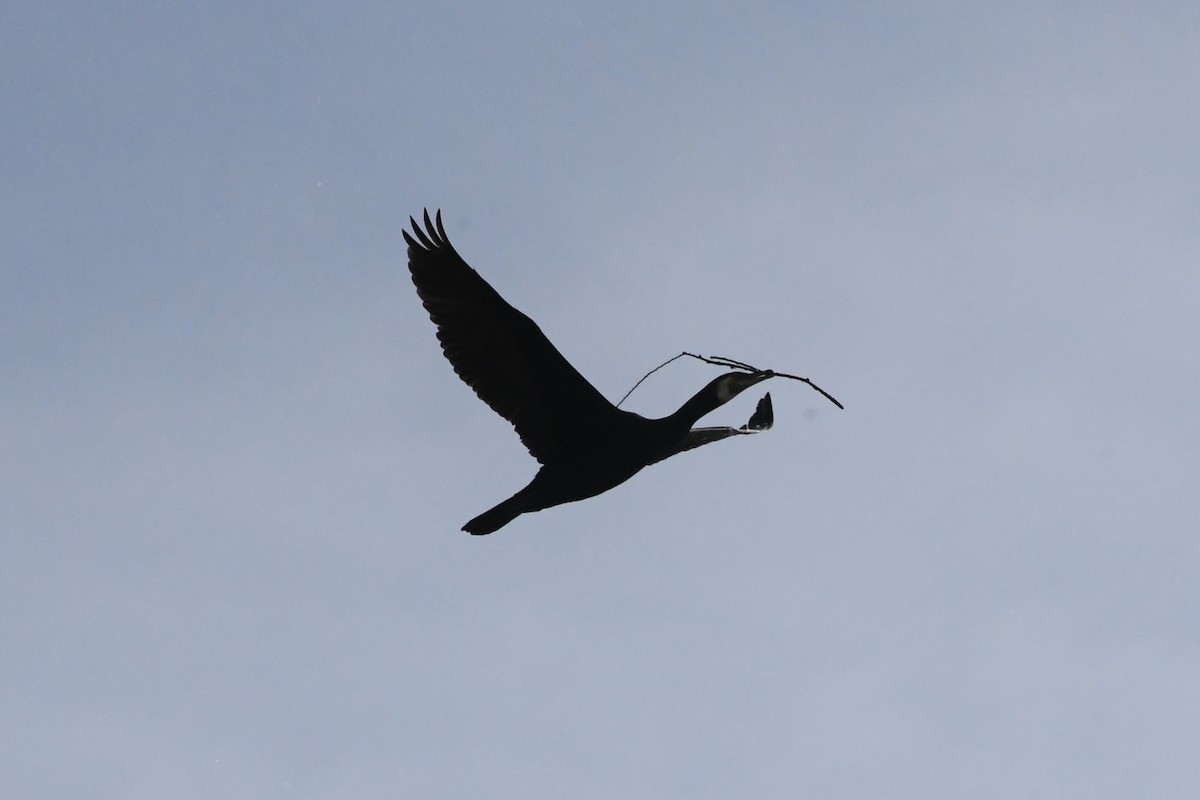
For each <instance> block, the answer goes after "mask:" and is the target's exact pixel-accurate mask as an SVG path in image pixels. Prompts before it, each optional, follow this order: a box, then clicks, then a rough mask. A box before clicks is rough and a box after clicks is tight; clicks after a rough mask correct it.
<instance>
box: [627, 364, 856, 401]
mask: <svg viewBox="0 0 1200 800" xmlns="http://www.w3.org/2000/svg"><path fill="white" fill-rule="evenodd" d="M684 356H688V357H689V358H694V359H697V360H699V361H703V362H704V363H705V364H712V365H713V366H716V367H727V368H729V369H740V370H745V371H746V372H751V373H753V374H755V375H765V376H767V377H768V378H791V379H792V380H794V381H800V382H801V383H807V384H808V385H809V386H811V387H812V388H813V389H815V390H816V391H818V392H820V393H821V395H822V396H824V398H825V399H826V400H828V401H829V402H831V403H833V404H834V405H835V406H837V407H838V408H840V409H842V410H843V411H845V410H846V407H845V406H843V405H842V404H841V403H839V402H838V400H837V398H836V397H834V396H833V395H831V394H830V393H829V392H827V391H825V390H824V389H822V388H821V387H820V386H817V385H816V384H815V383H813V382H812V381H810V380H809V379H808V378H802V377H800V376H799V375H791V374H789V373H787V372H776V371H775V370H773V369H759V368H758V367H755V366H753V365H751V364H747V363H746V362H744V361H738V360H736V359H733V358H726V357H725V356H701V355H696V354H695V353H689V352H688V351H686V350H684V351H683V352H682V353H680V354H679V355H677V356H672V357H671V358H668V359H667V360H666V361H664V362H663V363H661V364H659V365H658V366H657V367H655V368H654V369H652V370H650V371H649V372H647V373H646V374H645V375H643V376H642V377H641V380H639V381H638V382H637V383H635V384H634V385H633V389H630V390H629V391H628V392H626V393H625V397H622V398H621V402H620V403H617V407H618V408H619V407H620V405H621V403H624V402H625V400H626V399H628V397H629V395H631V394H633V390H634V389H636V388H637V387H639V386H641V385H642V381H644V380H646V378H649V377H650V376H651V375H653V374H654V373H656V372H658V371H659V370H660V369H662V368H663V367H665V366H666V365H667V364H670V363H671V362H672V361H674V360H675V359H677V358H683V357H684Z"/></svg>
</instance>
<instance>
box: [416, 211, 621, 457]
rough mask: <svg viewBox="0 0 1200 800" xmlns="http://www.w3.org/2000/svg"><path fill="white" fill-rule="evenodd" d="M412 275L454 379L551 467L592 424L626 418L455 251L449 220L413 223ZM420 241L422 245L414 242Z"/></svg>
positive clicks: (532, 322) (533, 324)
mask: <svg viewBox="0 0 1200 800" xmlns="http://www.w3.org/2000/svg"><path fill="white" fill-rule="evenodd" d="M409 221H410V222H411V223H412V229H413V230H412V234H411V235H410V234H409V232H408V231H404V240H405V241H406V242H408V269H409V272H411V273H412V280H413V284H415V285H416V287H417V294H418V295H420V297H421V302H422V303H423V304H424V306H425V309H426V310H427V311H428V312H429V317H430V319H432V320H433V323H434V325H436V326H437V337H438V341H439V342H441V345H442V351H443V352H444V353H445V354H446V358H447V359H449V361H450V364H451V366H453V367H454V371H455V372H456V373H458V376H459V377H460V378H462V379H463V381H464V382H465V383H466V384H467V385H468V386H470V387H471V388H472V389H473V390H474V391H475V394H477V395H479V398H480V399H481V400H483V401H484V402H485V403H487V404H488V405H489V406H491V407H492V409H493V410H494V411H495V412H496V413H497V414H499V415H500V416H502V417H504V418H505V419H507V420H508V421H509V422H511V423H512V424H513V427H514V428H515V429H516V431H517V435H518V436H520V437H521V441H522V442H523V443H524V444H525V446H526V447H527V448H528V449H529V452H530V453H531V454H532V455H533V457H534V458H536V459H537V460H538V461H540V462H542V463H543V464H544V463H546V460H547V459H548V458H553V455H554V452H555V449H556V448H557V446H558V445H559V444H560V443H561V442H563V441H564V440H565V439H569V438H570V437H571V436H572V434H573V433H574V432H576V431H578V430H579V429H581V428H583V427H585V426H586V425H587V424H589V423H590V424H592V425H594V424H595V422H596V421H597V420H599V419H604V418H605V417H606V416H608V415H612V416H616V415H618V414H619V413H620V412H618V411H617V409H616V408H615V407H614V406H613V405H612V403H610V402H609V401H608V400H607V399H606V398H605V397H604V395H602V394H600V392H598V391H597V390H596V388H595V387H594V386H592V385H591V384H590V383H588V381H587V379H586V378H584V377H583V376H582V375H580V374H579V371H578V370H576V369H575V368H574V367H573V366H571V364H570V362H568V361H567V360H566V359H565V358H563V355H562V354H561V353H560V352H558V349H557V348H555V346H554V345H553V344H551V343H550V340H549V339H547V338H546V336H545V334H543V333H542V331H541V329H540V328H539V327H538V326H537V324H535V323H534V321H533V320H531V319H530V318H529V317H527V316H525V315H524V314H522V313H521V312H520V311H518V310H517V309H515V308H513V307H512V306H511V305H509V304H508V302H506V301H505V299H504V298H503V297H501V296H500V295H499V294H498V293H497V292H496V290H495V289H493V288H492V287H491V286H490V285H488V283H487V281H485V280H484V279H483V278H481V277H480V276H479V273H477V272H476V271H475V270H473V269H471V267H470V266H469V265H468V264H467V262H466V261H464V260H463V259H462V257H461V256H459V254H458V252H457V251H455V249H454V247H453V245H451V244H450V240H449V239H448V238H447V237H446V231H445V229H444V228H443V227H442V214H441V212H440V211H439V212H437V217H436V221H430V219H429V212H428V211H426V212H425V230H421V227H420V226H419V225H418V224H417V221H416V220H414V219H412V218H411V217H409ZM414 237H415V238H414Z"/></svg>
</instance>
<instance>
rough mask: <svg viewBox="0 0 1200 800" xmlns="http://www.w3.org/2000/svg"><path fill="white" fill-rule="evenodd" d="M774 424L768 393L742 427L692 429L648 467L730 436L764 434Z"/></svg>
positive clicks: (654, 459)
mask: <svg viewBox="0 0 1200 800" xmlns="http://www.w3.org/2000/svg"><path fill="white" fill-rule="evenodd" d="M773 424H775V409H774V407H773V406H772V405H771V393H770V392H767V393H766V394H765V395H763V399H762V400H759V401H758V405H757V406H756V407H755V408H754V413H753V414H751V415H750V420H749V421H748V422H747V423H746V424H745V425H743V426H742V427H740V428H726V427H712V428H692V429H691V430H690V431H688V432H687V434H686V435H685V436H684V437H683V438H682V439H681V440H680V441H679V442H677V443H676V444H674V445H672V446H671V447H668V448H664V449H662V450H660V451H658V452H657V453H655V454H654V457H653V458H652V459H650V461H649V462H648V463H647V466H649V465H650V464H657V463H658V462H659V461H662V460H663V459H666V458H670V457H671V456H673V455H677V454H678V453H682V452H684V451H685V450H692V449H694V448H697V447H699V446H700V445H704V444H711V443H712V442H719V441H721V440H722V439H728V438H729V437H730V436H743V435H745V434H750V433H762V432H763V431H765V430H768V429H770V427H771V426H772V425H773Z"/></svg>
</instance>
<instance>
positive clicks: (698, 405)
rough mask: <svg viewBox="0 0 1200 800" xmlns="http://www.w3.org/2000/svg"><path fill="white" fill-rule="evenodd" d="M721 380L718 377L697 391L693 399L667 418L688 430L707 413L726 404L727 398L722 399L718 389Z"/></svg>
mask: <svg viewBox="0 0 1200 800" xmlns="http://www.w3.org/2000/svg"><path fill="white" fill-rule="evenodd" d="M720 380H721V379H720V378H718V379H717V380H715V381H712V382H711V383H709V384H708V385H707V386H705V387H704V388H703V389H701V390H700V391H698V392H696V393H695V394H694V395H692V397H691V399H689V400H688V401H687V402H686V403H684V404H683V405H682V406H680V407H679V410H678V411H676V412H675V413H674V414H672V415H671V416H669V417H667V419H669V420H671V421H672V422H673V423H675V424H677V425H679V426H680V427H682V428H683V429H684V430H687V429H689V428H691V427H692V425H694V424H696V422H697V421H698V420H699V419H700V418H701V417H703V416H704V415H705V414H707V413H708V412H710V411H712V410H714V409H716V408H718V407H720V406H722V405H724V403H725V402H726V400H723V399H721V397H720V393H719V392H718V390H717V385H718V383H719V381H720ZM726 399H728V398H726Z"/></svg>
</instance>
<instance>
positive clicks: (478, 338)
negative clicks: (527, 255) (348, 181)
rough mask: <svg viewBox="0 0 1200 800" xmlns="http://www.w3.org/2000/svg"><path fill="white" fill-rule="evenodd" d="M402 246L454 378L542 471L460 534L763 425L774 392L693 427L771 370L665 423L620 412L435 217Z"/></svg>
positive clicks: (712, 389)
mask: <svg viewBox="0 0 1200 800" xmlns="http://www.w3.org/2000/svg"><path fill="white" fill-rule="evenodd" d="M410 221H411V222H412V228H413V231H412V234H411V235H410V234H409V232H408V231H405V232H404V238H405V241H406V242H407V243H408V257H409V271H410V273H411V274H412V279H413V283H414V284H415V286H416V288H417V293H418V295H419V296H420V298H421V301H422V303H423V304H424V306H425V308H426V310H427V311H428V312H429V316H430V318H431V319H432V320H433V322H434V324H435V325H436V326H437V329H438V340H439V341H440V342H441V345H442V350H443V352H444V353H445V355H446V358H447V359H448V360H449V361H450V363H451V365H452V366H453V367H454V370H455V372H457V373H458V375H459V377H460V378H462V379H463V381H464V382H465V383H466V384H467V385H468V386H470V387H471V388H472V389H473V390H474V391H475V393H476V394H477V395H479V397H480V399H482V400H483V401H484V402H486V403H487V404H488V405H489V406H491V407H492V409H493V410H495V411H496V412H497V413H498V414H500V415H501V416H503V417H505V418H506V419H508V420H509V421H510V422H511V423H512V424H513V427H514V428H515V429H516V431H517V434H518V435H519V436H520V437H521V441H522V442H524V443H525V446H526V447H527V448H528V449H529V452H530V453H531V454H532V455H533V456H534V457H535V458H537V460H538V461H539V462H541V465H542V466H541V468H540V469H539V470H538V472H537V474H536V475H535V476H534V478H533V480H532V481H530V482H529V484H528V485H527V486H526V487H525V488H523V489H521V490H520V491H519V492H517V493H516V494H514V495H513V496H512V497H510V498H508V499H507V500H505V501H503V502H502V503H500V504H498V505H496V506H495V507H493V508H491V509H489V510H488V511H485V512H484V513H483V514H480V515H479V516H477V517H475V518H474V519H472V520H471V521H470V522H468V523H467V524H466V525H465V526H463V530H465V531H467V532H469V533H472V534H486V533H492V532H493V531H495V530H497V529H499V528H501V527H503V526H504V525H506V524H508V523H509V522H511V521H512V520H513V519H514V518H515V517H517V516H518V515H520V514H523V513H528V512H532V511H540V510H542V509H544V508H549V507H551V506H556V505H559V504H561V503H569V502H572V501H575V500H583V499H585V498H588V497H594V496H595V495H598V494H601V493H602V492H606V491H608V490H609V489H611V488H613V487H614V486H618V485H619V484H621V483H624V482H625V481H627V480H629V478H631V477H633V476H634V475H635V474H637V472H638V471H639V470H641V469H642V468H643V467H645V466H647V465H649V464H653V463H655V462H657V461H661V460H662V459H664V458H668V457H670V456H672V455H675V454H676V453H679V452H682V451H684V450H688V449H691V448H693V447H698V446H700V445H702V444H708V443H709V442H712V441H718V440H719V439H723V438H726V437H728V436H733V435H737V434H742V433H753V432H757V431H759V430H765V429H766V428H769V427H770V425H771V421H772V415H771V406H770V395H769V394H768V395H767V396H766V397H764V398H763V400H761V401H760V402H759V407H758V409H757V410H756V411H755V415H754V417H752V418H751V421H750V423H748V424H747V425H745V426H743V427H742V428H740V429H739V428H724V427H721V428H693V427H692V426H693V425H694V424H695V423H696V422H697V421H698V420H699V419H700V418H701V417H702V416H704V415H705V414H707V413H708V412H710V411H712V410H713V409H715V408H717V407H718V406H720V405H722V404H724V403H726V402H727V401H729V400H730V399H732V398H733V397H734V396H736V395H737V394H739V393H740V392H741V391H743V390H744V389H746V388H748V387H750V386H753V385H754V384H756V383H758V382H759V381H762V380H766V379H767V378H769V377H771V374H770V373H767V372H759V373H752V372H729V373H726V374H724V375H722V376H720V377H718V378H715V379H714V380H712V381H711V382H710V383H709V384H708V385H707V386H705V387H704V388H703V389H701V390H700V391H699V392H697V393H696V394H695V395H694V396H693V397H692V398H691V399H689V400H688V401H687V402H686V403H684V404H683V405H682V406H681V407H680V408H679V410H678V411H676V412H674V413H673V414H670V415H668V416H666V417H662V418H658V419H647V418H646V417H642V416H640V415H638V414H634V413H632V412H629V411H624V410H621V409H619V408H617V407H616V406H614V405H613V404H612V403H610V402H609V401H608V400H607V399H605V397H604V396H603V395H602V394H600V392H598V391H597V390H596V389H595V387H593V386H592V385H591V384H590V383H588V381H587V379H585V378H584V377H583V376H582V375H580V374H579V372H578V371H577V370H576V369H575V368H574V367H573V366H571V364H570V362H568V361H567V360H566V359H565V358H564V357H563V356H562V354H561V353H559V352H558V350H557V349H556V348H555V347H554V345H552V344H551V343H550V340H549V339H547V338H546V336H545V335H544V334H543V333H542V331H541V329H540V328H538V326H537V324H536V323H534V322H533V320H531V319H530V318H529V317H527V316H525V315H524V314H522V313H521V312H520V311H517V310H516V309H515V308H513V307H512V306H511V305H509V304H508V303H507V302H506V301H505V300H504V299H503V298H502V297H501V296H500V295H499V294H498V293H497V292H496V291H495V290H494V289H493V288H492V287H491V286H489V285H488V284H487V282H486V281H484V280H483V278H481V277H480V276H479V274H478V273H477V272H475V270H473V269H472V268H471V267H470V266H468V265H467V263H466V262H465V261H463V259H462V258H461V257H460V256H459V255H458V253H457V252H456V251H455V250H454V248H453V246H452V245H451V244H450V242H449V239H448V238H447V237H446V232H445V230H444V228H443V227H442V219H441V213H440V212H438V214H437V217H436V222H434V221H432V220H430V217H429V212H428V211H427V212H425V229H424V230H422V229H421V226H419V225H418V224H417V222H416V220H410Z"/></svg>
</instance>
